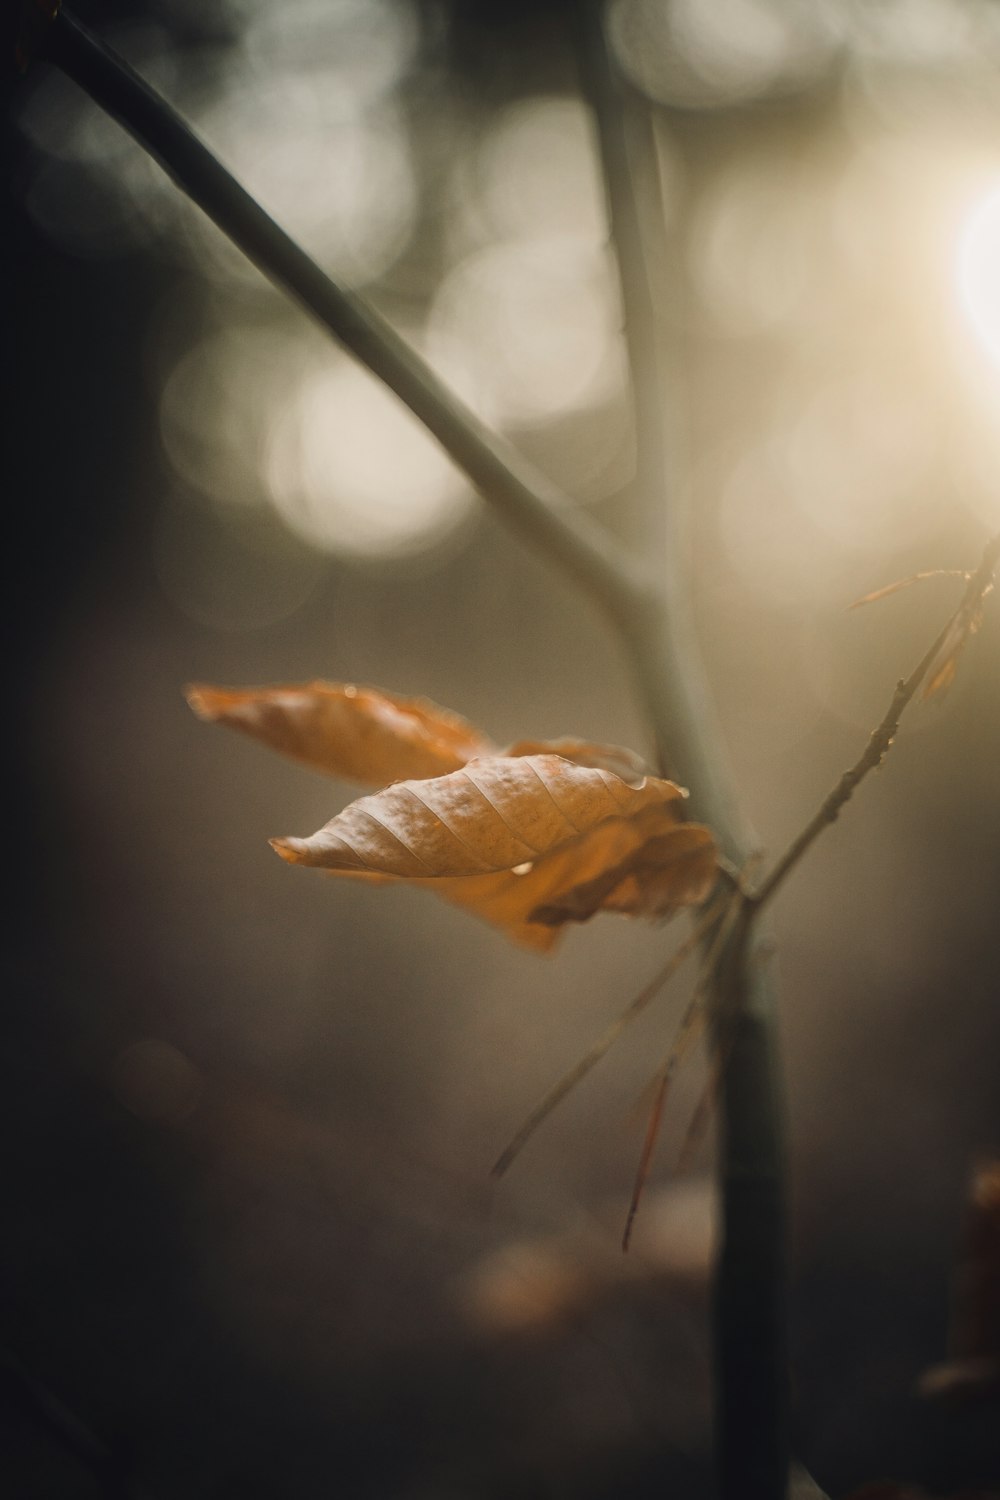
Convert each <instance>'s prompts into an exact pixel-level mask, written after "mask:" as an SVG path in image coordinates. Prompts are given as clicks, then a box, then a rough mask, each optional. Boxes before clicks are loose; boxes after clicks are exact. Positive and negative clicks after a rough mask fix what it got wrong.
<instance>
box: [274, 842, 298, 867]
mask: <svg viewBox="0 0 1000 1500" xmlns="http://www.w3.org/2000/svg"><path fill="white" fill-rule="evenodd" d="M268 843H269V844H270V846H271V848H272V849H273V850H274V852H275V854H280V855H281V858H282V859H283V860H285V861H286V862H287V863H288V864H290V865H297V864H299V863H301V860H302V850H303V847H304V843H303V840H302V839H268Z"/></svg>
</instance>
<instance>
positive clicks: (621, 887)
mask: <svg viewBox="0 0 1000 1500" xmlns="http://www.w3.org/2000/svg"><path fill="white" fill-rule="evenodd" d="M683 797H684V793H683V792H682V791H681V789H680V788H679V787H677V786H675V785H674V784H673V783H672V782H669V781H661V780H659V779H657V778H655V777H646V778H644V779H643V780H642V781H641V782H639V783H638V784H632V783H629V782H626V781H624V780H623V779H622V778H621V777H619V776H616V775H615V774H614V773H613V772H610V771H606V770H603V769H601V768H595V767H590V766H582V765H577V764H575V763H574V762H572V761H569V760H566V759H565V758H564V757H562V756H558V755H524V756H516V757H510V756H502V755H496V756H491V757H486V758H482V759H478V760H475V761H473V762H472V763H471V764H470V765H468V766H466V767H464V768H463V769H462V770H459V771H454V772H452V773H451V774H449V775H446V776H440V777H436V778H434V779H433V780H429V781H404V782H399V783H397V784H396V785H395V786H390V787H387V788H385V790H384V791H381V792H378V793H376V794H375V795H374V796H371V797H362V798H360V799H359V800H358V801H357V802H354V803H352V804H351V805H350V806H349V807H347V808H345V810H344V811H343V812H342V813H340V814H339V815H338V816H337V817H336V818H333V819H332V820H331V821H330V822H329V823H327V824H326V826H325V827H324V828H321V829H320V830H319V832H318V833H315V834H313V835H312V837H311V838H308V839H274V840H272V843H273V844H274V847H275V849H276V850H277V851H278V853H279V854H280V855H281V856H282V858H283V859H286V860H289V861H290V862H292V863H298V864H308V865H314V866H318V867H319V868H321V869H324V870H327V871H329V872H331V873H333V874H338V875H346V876H349V877H353V878H355V879H357V878H361V879H369V880H370V879H371V878H372V877H375V878H376V879H378V880H385V879H390V880H404V881H406V882H407V883H410V884H414V885H420V886H427V887H428V888H429V889H431V890H434V891H435V892H436V893H437V894H438V895H441V896H444V897H445V898H446V899H448V900H450V901H453V902H456V903H457V904H458V905H460V906H463V907H465V908H466V909H467V910H470V911H473V912H475V913H476V914H477V915H478V916H480V917H483V918H484V919H485V920H487V921H489V922H492V923H494V924H495V925H497V926H499V927H502V928H503V929H504V930H505V931H506V932H507V933H508V934H509V935H510V936H511V937H514V938H515V939H517V940H518V941H520V942H523V943H526V944H528V945H529V946H530V947H534V948H538V949H546V948H549V947H551V946H552V944H553V942H554V940H555V934H556V929H557V928H558V927H560V926H562V925H563V924H564V923H566V922H571V921H585V920H586V919H587V918H588V917H590V916H592V915H593V914H594V913H595V912H596V911H599V910H611V911H621V912H627V913H629V914H631V915H643V916H653V915H667V914H668V913H669V912H671V911H673V910H675V909H676V908H677V907H678V906H682V905H688V904H691V903H694V902H698V901H701V900H702V899H703V898H704V897H705V895H707V893H708V891H709V890H710V888H711V886H712V884H713V882H714V879H715V873H716V866H715V844H714V840H713V838H712V835H711V834H710V833H709V831H708V830H707V829H705V828H701V827H700V826H699V825H697V824H688V823H683V822H682V821H681V809H682V807H683Z"/></svg>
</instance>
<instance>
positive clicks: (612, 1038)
mask: <svg viewBox="0 0 1000 1500" xmlns="http://www.w3.org/2000/svg"><path fill="white" fill-rule="evenodd" d="M717 920H718V912H717V909H716V907H715V906H714V905H713V906H711V907H710V908H709V909H708V911H707V912H706V913H705V915H704V916H703V917H702V919H701V921H699V922H698V923H696V924H695V926H694V927H693V928H692V929H691V932H690V933H689V934H688V936H687V937H686V938H685V939H684V941H683V942H682V943H681V944H680V946H679V947H678V948H676V949H675V951H674V952H673V953H672V954H671V955H670V957H669V959H668V960H667V962H666V963H665V964H664V966H663V968H662V969H660V970H659V972H658V973H656V974H654V975H653V978H652V979H651V980H650V981H649V983H648V984H646V985H644V986H643V988H642V989H641V990H640V991H639V993H638V994H637V995H636V996H635V997H634V999H632V1000H630V1001H629V1003H628V1005H626V1007H625V1009H624V1010H623V1011H622V1013H621V1015H619V1016H617V1017H616V1018H615V1020H614V1021H612V1023H611V1025H610V1026H609V1027H608V1029H607V1031H605V1032H604V1034H603V1036H601V1037H599V1038H598V1040H597V1041H596V1042H595V1043H594V1045H593V1046H592V1047H591V1048H590V1049H589V1051H587V1052H585V1053H584V1055H583V1056H582V1057H581V1058H580V1059H579V1061H577V1062H575V1063H574V1064H573V1066H572V1067H571V1068H570V1069H569V1070H568V1071H567V1072H566V1073H564V1074H563V1076H562V1077H561V1078H560V1079H559V1082H558V1083H556V1084H555V1085H554V1086H553V1087H552V1088H551V1089H549V1092H548V1093H547V1094H546V1095H545V1098H544V1099H542V1101H541V1102H540V1103H539V1104H537V1105H536V1106H535V1108H534V1109H533V1110H532V1111H531V1113H530V1114H529V1115H528V1117H527V1118H526V1120H525V1121H524V1123H523V1125H521V1127H520V1128H519V1129H518V1131H517V1133H516V1134H515V1135H514V1136H513V1137H512V1139H511V1141H510V1142H509V1144H508V1145H507V1146H505V1147H504V1149H503V1151H501V1153H500V1155H499V1156H498V1157H497V1160H496V1162H495V1163H494V1165H493V1169H492V1174H491V1175H492V1176H494V1177H502V1176H503V1174H504V1173H505V1172H506V1171H507V1168H508V1167H509V1166H510V1165H511V1163H512V1162H513V1161H514V1159H515V1157H517V1156H518V1155H519V1154H520V1152H521V1151H522V1150H523V1148H524V1147H525V1146H526V1145H527V1143H528V1141H530V1139H531V1137H532V1136H533V1135H534V1134H535V1131H536V1130H537V1129H538V1127H539V1126H540V1125H542V1124H544V1122H545V1121H546V1120H547V1119H548V1117H549V1115H550V1114H551V1113H552V1111H553V1110H554V1109H555V1108H556V1107H557V1105H559V1104H561V1103H562V1101H563V1100H564V1099H565V1098H566V1096H567V1095H568V1094H571V1093H572V1092H573V1090H574V1089H575V1088H576V1086H577V1084H578V1083H580V1082H582V1080H583V1079H584V1078H586V1076H587V1074H588V1073H589V1072H590V1070H591V1068H593V1067H596V1065H597V1064H598V1063H599V1062H600V1060H601V1058H602V1057H604V1056H605V1054H606V1053H608V1052H610V1050H611V1048H612V1047H613V1046H614V1044H615V1042H617V1040H618V1038H619V1037H620V1036H621V1034H622V1032H623V1031H624V1030H625V1029H626V1027H627V1026H630V1025H631V1023H632V1022H633V1021H634V1020H635V1019H636V1018H637V1017H638V1016H640V1015H641V1014H642V1012H643V1011H644V1010H645V1009H646V1008H647V1006H648V1005H650V1004H651V1002H652V1001H653V1000H654V999H655V998H656V996H657V995H658V994H659V992H660V990H661V989H662V988H663V986H664V985H665V984H667V982H668V981H669V980H670V979H672V978H673V976H674V975H675V974H676V973H677V971H678V969H680V967H681V966H682V964H683V963H684V962H685V960H686V959H688V958H690V956H691V954H692V953H693V952H694V951H695V949H696V948H698V947H700V946H701V944H702V942H703V941H704V940H705V937H706V936H707V935H708V934H709V933H710V932H711V931H712V930H713V929H714V927H715V926H716V923H717Z"/></svg>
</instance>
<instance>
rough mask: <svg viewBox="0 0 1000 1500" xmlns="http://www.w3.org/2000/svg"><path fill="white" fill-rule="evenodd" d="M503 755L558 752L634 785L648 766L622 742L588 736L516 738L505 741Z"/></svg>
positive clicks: (580, 764) (579, 764) (647, 770)
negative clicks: (596, 741) (597, 741)
mask: <svg viewBox="0 0 1000 1500" xmlns="http://www.w3.org/2000/svg"><path fill="white" fill-rule="evenodd" d="M503 754H504V755H561V756H562V757H563V759H564V760H572V761H575V763H576V764H577V765H578V766H595V767H597V768H598V769H599V770H602V771H613V772H614V774H615V775H616V776H620V777H621V779H622V781H627V782H628V783H629V785H630V786H635V785H637V784H638V782H640V781H641V780H642V779H643V777H644V776H646V775H648V774H649V767H648V766H647V765H646V762H645V761H644V760H643V759H642V757H641V756H640V755H636V753H635V751H634V750H626V749H625V747H624V746H623V745H599V744H594V742H593V741H592V740H575V739H571V738H568V737H567V738H566V739H559V740H518V741H517V742H516V743H515V744H513V745H508V746H507V748H506V749H505V750H504V752H503Z"/></svg>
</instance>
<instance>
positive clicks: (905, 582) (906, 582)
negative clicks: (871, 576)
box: [847, 568, 969, 609]
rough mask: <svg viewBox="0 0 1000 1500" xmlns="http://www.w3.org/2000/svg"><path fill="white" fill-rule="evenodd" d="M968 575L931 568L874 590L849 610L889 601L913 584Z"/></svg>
mask: <svg viewBox="0 0 1000 1500" xmlns="http://www.w3.org/2000/svg"><path fill="white" fill-rule="evenodd" d="M968 576H969V575H968V573H966V572H964V571H963V570H962V569H961V568H930V569H928V570H927V571H926V572H924V573H911V574H910V576H909V577H908V578H897V580H896V582H895V583H887V584H886V585H885V587H884V588H880V589H874V590H873V591H872V593H870V594H865V595H864V597H863V598H861V599H855V601H854V603H853V604H849V605H848V606H847V607H848V609H860V608H861V606H862V605H863V604H875V603H876V602H877V601H878V600H879V599H888V597H889V595H890V594H898V593H899V591H900V589H908V588H909V587H910V585H911V584H912V583H923V582H924V580H925V579H926V578H965V579H967V578H968Z"/></svg>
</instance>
